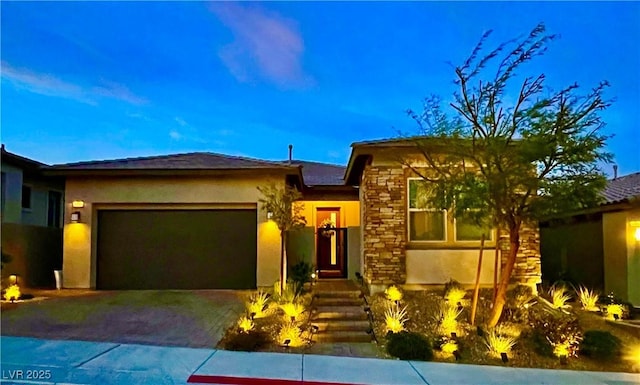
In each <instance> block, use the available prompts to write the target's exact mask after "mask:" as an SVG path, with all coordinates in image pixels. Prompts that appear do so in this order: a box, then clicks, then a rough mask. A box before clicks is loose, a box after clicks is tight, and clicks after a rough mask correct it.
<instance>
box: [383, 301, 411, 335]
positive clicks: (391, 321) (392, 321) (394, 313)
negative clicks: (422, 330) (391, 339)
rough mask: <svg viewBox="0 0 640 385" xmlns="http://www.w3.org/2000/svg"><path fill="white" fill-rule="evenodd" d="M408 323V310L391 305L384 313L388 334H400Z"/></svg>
mask: <svg viewBox="0 0 640 385" xmlns="http://www.w3.org/2000/svg"><path fill="white" fill-rule="evenodd" d="M405 322H407V308H406V306H405V307H404V308H400V306H398V305H389V306H388V307H387V310H386V311H385V312H384V323H385V327H386V329H387V332H391V333H400V332H401V331H403V330H404V324H405Z"/></svg>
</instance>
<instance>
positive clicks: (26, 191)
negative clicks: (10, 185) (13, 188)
mask: <svg viewBox="0 0 640 385" xmlns="http://www.w3.org/2000/svg"><path fill="white" fill-rule="evenodd" d="M22 208H23V209H28V210H30V209H31V186H27V185H26V184H23V185H22Z"/></svg>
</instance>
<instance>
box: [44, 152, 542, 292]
mask: <svg viewBox="0 0 640 385" xmlns="http://www.w3.org/2000/svg"><path fill="white" fill-rule="evenodd" d="M414 153H415V151H412V150H411V148H409V146H407V143H406V142H404V143H403V142H402V141H397V140H388V141H377V142H363V143H356V144H354V145H353V151H352V154H351V158H350V160H349V163H348V165H347V167H343V166H338V165H331V164H325V163H317V162H307V161H300V160H288V161H280V162H273V161H264V160H258V159H250V158H243V157H234V156H226V155H220V154H212V153H190V154H178V155H167V156H155V157H146V158H132V159H120V160H111V161H96V162H83V163H74V164H66V165H56V166H53V167H52V168H51V170H50V171H49V172H50V173H51V175H58V176H64V177H65V178H66V203H65V208H66V209H67V210H68V211H67V214H65V217H64V222H65V228H64V285H65V287H77V288H98V289H142V288H145V289H152V288H155V289H158V288H185V289H188V288H228V289H240V288H243V289H244V288H254V287H256V286H271V285H273V283H274V282H275V281H276V280H277V279H278V277H279V255H280V247H279V246H280V237H279V231H278V229H277V227H276V226H275V223H272V222H270V221H269V220H268V218H267V213H266V212H264V211H263V210H262V205H261V203H260V201H259V200H260V193H259V191H258V190H257V187H258V186H263V185H266V184H269V183H275V184H276V185H279V186H285V185H292V186H296V187H297V188H298V189H299V190H300V191H301V193H302V197H303V198H302V202H300V203H301V204H303V205H304V210H303V215H304V216H305V218H306V221H307V225H306V227H305V228H303V229H301V230H297V231H295V232H293V233H292V234H291V236H290V237H289V243H288V245H287V246H288V247H287V250H288V258H289V266H292V265H294V264H295V263H297V262H299V261H305V262H308V263H310V264H312V265H314V266H315V267H316V269H318V270H319V276H320V277H321V278H347V277H348V278H354V277H355V276H356V273H361V274H362V275H363V276H364V278H365V281H366V283H367V284H368V285H369V286H370V288H371V289H372V290H373V291H378V290H381V289H384V288H386V286H387V285H390V284H406V285H429V284H443V283H445V282H447V281H448V280H449V279H451V278H453V279H456V280H458V281H459V282H461V283H463V284H473V282H474V280H475V272H476V269H477V261H478V249H479V245H480V240H479V237H480V232H481V231H482V229H478V228H476V227H474V226H473V225H472V224H469V223H463V222H462V221H455V220H454V219H453V218H451V217H450V216H448V215H447V213H446V212H444V211H441V210H438V211H433V210H430V209H423V208H419V207H418V206H416V205H415V194H416V191H417V189H418V188H419V187H418V183H417V180H416V179H415V176H414V175H412V173H411V172H410V171H409V169H408V168H407V167H406V166H403V165H402V164H401V163H400V162H399V161H398V158H397V156H398V155H403V156H404V155H407V156H413V155H415V154H414ZM74 201H76V202H77V203H78V206H82V207H78V208H73V207H72V206H73V202H74ZM72 215H73V216H74V220H73V221H72V218H71V217H72ZM78 215H79V218H78ZM327 224H329V225H331V229H329V230H328V231H323V230H322V229H319V227H321V226H323V225H327ZM537 234H538V233H537V231H530V230H529V229H526V230H525V231H523V234H522V238H521V239H522V247H521V249H520V253H519V256H518V261H517V264H516V269H515V273H514V282H519V283H525V284H529V285H532V286H535V284H537V283H539V282H540V258H539V252H538V235H537ZM496 244H498V245H499V246H500V248H504V245H505V243H504V242H500V241H497V240H496V234H495V231H493V230H492V231H490V232H489V239H488V240H487V242H486V250H485V258H484V262H483V269H482V275H481V283H482V284H484V285H488V284H492V283H493V272H494V268H493V266H494V258H493V255H494V252H493V251H494V250H495V247H496ZM499 265H500V264H499Z"/></svg>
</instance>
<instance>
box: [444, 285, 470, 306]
mask: <svg viewBox="0 0 640 385" xmlns="http://www.w3.org/2000/svg"><path fill="white" fill-rule="evenodd" d="M465 295H467V291H466V290H464V289H463V288H461V287H452V288H451V289H449V291H447V292H446V293H445V295H444V298H445V299H446V300H447V301H449V303H451V304H454V305H457V304H462V300H463V299H464V296H465Z"/></svg>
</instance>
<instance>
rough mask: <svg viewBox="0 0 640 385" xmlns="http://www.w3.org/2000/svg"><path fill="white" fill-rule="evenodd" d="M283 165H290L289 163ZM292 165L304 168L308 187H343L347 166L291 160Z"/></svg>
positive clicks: (303, 175) (303, 172)
mask: <svg viewBox="0 0 640 385" xmlns="http://www.w3.org/2000/svg"><path fill="white" fill-rule="evenodd" d="M282 163H285V164H289V161H283V162H282ZM290 164H292V165H296V166H302V177H303V178H304V183H305V184H306V185H307V186H343V185H344V171H345V170H346V167H345V166H339V165H336V164H329V163H320V162H309V161H305V160H295V159H294V160H291V161H290Z"/></svg>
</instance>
